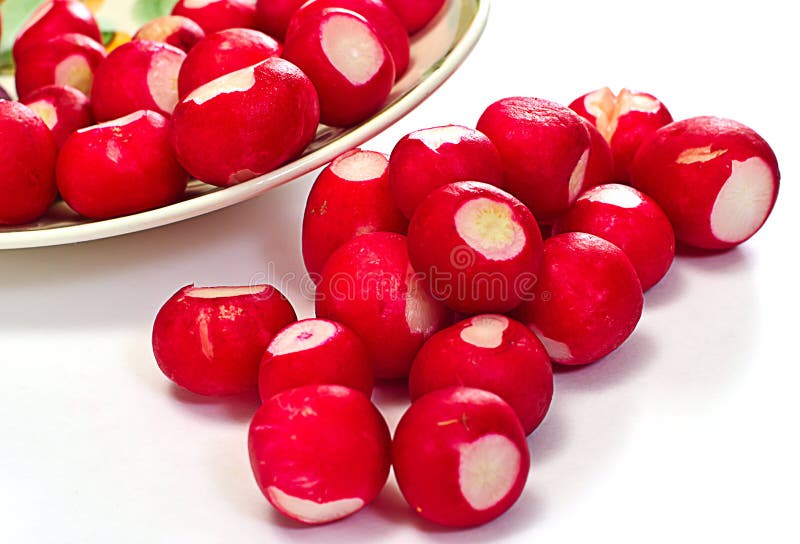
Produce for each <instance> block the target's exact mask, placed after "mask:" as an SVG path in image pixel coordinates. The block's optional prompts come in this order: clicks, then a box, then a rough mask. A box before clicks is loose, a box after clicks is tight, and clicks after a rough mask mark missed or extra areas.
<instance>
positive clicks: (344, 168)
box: [331, 151, 389, 181]
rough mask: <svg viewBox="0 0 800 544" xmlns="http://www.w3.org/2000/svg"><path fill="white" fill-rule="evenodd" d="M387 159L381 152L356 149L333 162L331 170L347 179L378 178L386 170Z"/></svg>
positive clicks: (364, 179) (366, 179)
mask: <svg viewBox="0 0 800 544" xmlns="http://www.w3.org/2000/svg"><path fill="white" fill-rule="evenodd" d="M388 166H389V161H388V160H386V157H385V156H384V155H383V154H382V153H377V152H375V151H356V152H355V153H351V154H349V155H347V156H345V157H342V158H341V159H338V160H336V161H334V162H333V164H332V165H331V171H332V172H333V173H334V174H335V175H336V176H337V177H339V178H341V179H344V180H347V181H369V180H373V179H378V178H379V177H381V176H382V175H383V173H384V172H385V171H386V168H387V167H388Z"/></svg>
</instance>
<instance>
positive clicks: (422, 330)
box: [405, 265, 437, 336]
mask: <svg viewBox="0 0 800 544" xmlns="http://www.w3.org/2000/svg"><path fill="white" fill-rule="evenodd" d="M407 278H408V279H407V280H406V309H405V314H406V323H407V324H408V330H409V331H410V332H411V333H412V334H422V335H425V336H427V335H429V334H432V333H433V331H434V329H435V328H436V322H437V311H436V302H435V301H434V300H433V298H431V296H430V295H429V294H428V292H427V291H426V290H425V287H423V285H422V279H421V278H420V277H419V276H418V275H417V274H415V273H414V269H413V268H411V266H410V265H409V267H408V271H407Z"/></svg>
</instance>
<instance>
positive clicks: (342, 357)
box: [258, 319, 372, 402]
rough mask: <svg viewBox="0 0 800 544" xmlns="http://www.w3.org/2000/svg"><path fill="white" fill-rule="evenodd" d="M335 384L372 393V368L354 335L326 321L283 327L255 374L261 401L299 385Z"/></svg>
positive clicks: (348, 330) (362, 344)
mask: <svg viewBox="0 0 800 544" xmlns="http://www.w3.org/2000/svg"><path fill="white" fill-rule="evenodd" d="M314 384H336V385H343V386H345V387H350V388H352V389H356V390H358V391H361V392H362V393H364V394H365V395H367V396H370V395H371V394H372V366H371V365H370V362H369V355H368V354H367V348H366V347H365V346H364V343H363V342H362V341H361V339H360V338H359V337H358V336H356V333H354V332H353V331H351V330H350V329H349V328H347V327H345V326H344V325H342V324H341V323H337V322H335V321H330V320H328V319H304V320H302V321H298V322H296V323H292V324H290V325H288V326H286V327H285V328H283V329H282V330H281V331H280V332H278V334H276V335H275V337H274V338H273V339H272V342H270V344H269V346H267V351H266V352H265V353H264V357H263V359H262V360H261V368H260V370H259V374H258V389H259V392H260V394H261V400H262V401H263V402H267V400H269V398H270V397H272V396H274V395H277V394H278V393H280V392H281V391H286V390H288V389H294V388H295V387H300V386H303V385H314Z"/></svg>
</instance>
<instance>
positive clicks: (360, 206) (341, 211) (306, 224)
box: [303, 149, 408, 276]
mask: <svg viewBox="0 0 800 544" xmlns="http://www.w3.org/2000/svg"><path fill="white" fill-rule="evenodd" d="M357 154H372V155H379V156H380V158H381V160H386V155H384V154H382V153H377V152H375V151H362V150H360V149H354V150H352V151H347V152H346V153H343V154H342V155H340V156H339V157H337V158H336V159H334V160H333V162H331V164H330V165H328V167H327V168H325V169H324V170H323V171H322V173H320V175H319V177H318V178H317V180H316V181H315V182H314V186H313V187H312V188H311V192H310V193H309V195H308V201H307V202H306V209H305V214H304V216H303V260H304V261H305V265H306V270H308V272H309V274H312V275H314V276H318V275H319V273H320V272H321V271H322V267H323V266H324V265H325V261H327V260H328V257H330V256H331V254H332V253H333V252H334V251H335V250H336V249H337V248H338V247H339V246H341V245H342V244H344V243H345V242H347V241H348V240H350V239H351V238H354V237H356V236H359V235H362V234H367V233H369V232H377V231H386V232H397V233H400V234H405V232H406V230H408V221H407V220H406V218H405V217H404V216H403V214H402V213H400V210H399V209H398V208H397V205H396V204H395V203H394V200H393V199H392V194H391V192H390V191H389V181H388V175H387V170H386V169H384V170H383V172H382V173H381V174H380V175H379V176H378V177H375V178H373V179H368V180H364V181H351V180H349V179H344V178H342V177H340V175H338V174H337V166H338V165H339V164H341V163H342V161H344V160H346V159H348V158H351V157H353V156H354V155H357ZM387 164H388V161H387Z"/></svg>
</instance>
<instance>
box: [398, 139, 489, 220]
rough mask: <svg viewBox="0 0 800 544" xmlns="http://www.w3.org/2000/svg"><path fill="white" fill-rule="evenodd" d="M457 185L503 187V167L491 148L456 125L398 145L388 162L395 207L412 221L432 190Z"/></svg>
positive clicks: (400, 142) (487, 141)
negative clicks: (483, 184)
mask: <svg viewBox="0 0 800 544" xmlns="http://www.w3.org/2000/svg"><path fill="white" fill-rule="evenodd" d="M456 181H483V182H486V183H489V184H490V185H494V186H496V187H501V188H502V186H503V164H502V162H501V161H500V154H499V153H498V152H497V148H495V146H494V144H493V143H492V142H491V140H489V138H487V137H486V136H485V135H483V134H482V133H480V132H478V131H477V130H475V129H471V128H467V127H462V126H459V125H447V126H443V127H433V128H426V129H422V130H417V131H415V132H412V133H411V134H407V135H405V136H403V138H401V139H400V141H399V142H397V145H396V146H394V149H393V150H392V156H391V158H390V159H389V185H390V187H391V188H392V194H393V195H394V198H395V200H396V201H397V205H398V206H400V209H401V210H402V211H403V213H404V214H405V215H406V217H408V218H411V216H412V215H413V214H414V210H416V209H417V206H419V204H420V202H422V201H423V200H424V199H425V197H426V196H428V195H429V194H430V193H431V192H432V191H433V190H434V189H436V188H438V187H441V186H442V185H447V184H448V183H453V182H456Z"/></svg>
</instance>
